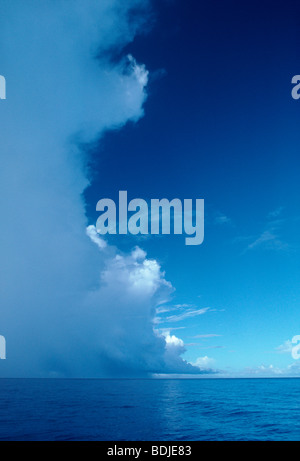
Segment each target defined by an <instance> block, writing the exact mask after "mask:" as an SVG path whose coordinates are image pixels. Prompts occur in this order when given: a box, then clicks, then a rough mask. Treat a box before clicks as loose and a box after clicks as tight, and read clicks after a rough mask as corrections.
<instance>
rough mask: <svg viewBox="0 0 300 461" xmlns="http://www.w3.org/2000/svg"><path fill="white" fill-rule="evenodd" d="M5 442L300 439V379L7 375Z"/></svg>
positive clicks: (1, 425)
mask: <svg viewBox="0 0 300 461" xmlns="http://www.w3.org/2000/svg"><path fill="white" fill-rule="evenodd" d="M0 440H19V441H23V440H29V441H39V440H43V441H48V440H50V441H55V440H87V441H89V440H99V441H101V440H102V441H198V440H199V441H223V440H226V441H240V440H242V441H247V440H274V441H275V440H300V380H299V379H182V380H179V379H178V380H175V379H174V380H171V379H170V380H92V379H91V380H30V379H29V380H28V379H27V380H22V379H19V380H13V379H1V380H0Z"/></svg>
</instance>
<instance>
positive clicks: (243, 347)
mask: <svg viewBox="0 0 300 461" xmlns="http://www.w3.org/2000/svg"><path fill="white" fill-rule="evenodd" d="M187 3H188V4H187ZM3 8H4V14H3V15H2V17H1V19H0V51H1V55H0V56H1V58H0V74H1V75H4V76H5V78H6V81H7V100H6V101H0V123H1V127H2V141H1V143H2V149H1V162H2V168H1V172H0V176H1V181H0V197H1V209H2V210H3V222H4V223H5V224H6V225H4V226H3V227H2V233H1V241H0V250H1V254H2V255H3V261H5V264H3V265H2V280H1V284H2V285H3V286H2V289H1V294H0V305H1V317H0V335H4V336H5V338H6V340H7V360H6V361H5V363H1V364H0V365H1V366H0V376H18V377H24V376H25V377H26V376H30V377H32V376H34V377H40V376H42V377H49V376H51V377H65V376H67V377H108V376H125V377H127V376H149V375H150V374H152V373H155V374H170V373H171V374H177V375H183V374H191V373H195V374H196V375H197V376H198V375H199V373H201V375H200V376H210V373H211V371H212V370H213V371H214V372H217V373H218V376H232V377H234V376H267V375H268V376H285V375H297V374H299V373H300V369H299V365H298V362H297V361H295V360H293V359H292V356H291V339H292V338H293V336H295V335H298V334H300V330H299V329H300V324H299V322H298V319H299V313H298V312H299V305H300V293H299V276H300V270H299V237H298V236H299V223H300V213H299V209H300V207H299V205H300V203H299V201H300V194H299V192H300V191H299V179H298V177H299V166H300V164H299V163H300V162H299V147H300V146H299V144H300V141H299V135H298V130H299V110H300V102H299V101H296V100H294V99H292V97H291V90H292V85H291V80H292V77H293V76H294V75H297V74H299V72H300V69H299V46H300V43H299V42H300V32H299V17H300V15H299V13H300V11H299V10H300V7H299V4H297V2H295V1H288V2H276V4H274V3H272V8H270V2H268V1H262V2H261V1H260V2H258V1H252V2H243V3H242V4H241V2H239V1H237V0H235V1H233V0H232V1H227V0H226V1H224V0H223V1H221V0H219V1H209V2H202V1H201V2H199V1H198V0H190V1H189V2H186V1H183V0H170V1H149V2H148V1H144V0H130V1H128V2H126V5H125V4H124V2H122V1H120V0H114V1H108V0H103V1H102V2H101V3H99V2H97V1H96V0H88V1H86V2H83V1H80V0H74V8H73V9H72V11H70V8H69V5H68V2H66V1H65V0H62V2H61V3H60V4H58V3H53V2H51V1H50V0H45V2H44V3H43V5H37V3H36V2H34V1H33V0H28V1H27V2H26V4H24V2H22V1H21V0H11V2H10V3H9V2H5V3H4V6H3ZM128 56H131V57H132V58H128ZM120 190H126V191H128V196H129V199H133V198H137V197H138V198H143V199H145V200H147V201H149V200H151V199H152V198H159V199H161V198H168V199H170V200H171V199H173V198H179V199H181V200H183V199H186V198H190V199H191V198H192V199H196V198H203V199H205V210H206V211H205V241H204V243H203V244H202V245H200V246H191V247H188V246H186V245H185V244H184V237H183V236H150V237H149V238H142V237H139V236H138V237H133V236H122V237H121V236H108V237H107V238H106V239H105V241H106V245H104V244H103V241H102V240H100V239H99V238H98V237H97V235H95V234H94V233H93V228H92V227H89V231H88V234H89V236H90V237H91V240H92V242H91V241H90V240H89V239H88V238H87V236H86V226H88V225H89V226H93V225H95V224H96V220H97V218H98V216H99V213H97V212H96V204H97V202H98V201H99V200H100V199H102V198H111V199H114V200H115V201H116V202H117V199H118V193H119V191H120ZM20 203H21V204H22V207H21V208H20ZM20 227H21V232H20ZM94 243H96V245H94ZM136 247H138V248H139V249H135V248H136ZM298 324H299V325H298ZM153 326H154V329H155V331H153ZM74 357H76V360H74ZM193 365H194V366H193ZM199 367H200V368H199ZM202 373H204V374H203V375H202ZM214 376H216V375H214Z"/></svg>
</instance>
